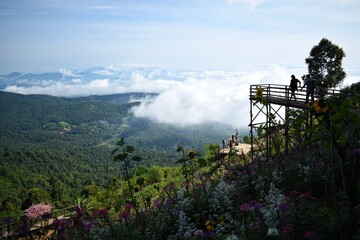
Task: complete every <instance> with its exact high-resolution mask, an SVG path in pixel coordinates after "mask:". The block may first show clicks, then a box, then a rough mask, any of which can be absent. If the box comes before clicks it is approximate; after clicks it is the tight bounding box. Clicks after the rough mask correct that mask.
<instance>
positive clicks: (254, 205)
mask: <svg viewBox="0 0 360 240" xmlns="http://www.w3.org/2000/svg"><path fill="white" fill-rule="evenodd" d="M249 205H250V207H251V208H252V209H253V210H258V209H260V208H262V204H261V203H259V202H258V201H256V200H250V202H249Z"/></svg>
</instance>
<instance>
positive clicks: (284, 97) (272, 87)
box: [250, 84, 341, 104]
mask: <svg viewBox="0 0 360 240" xmlns="http://www.w3.org/2000/svg"><path fill="white" fill-rule="evenodd" d="M260 88H261V89H262V90H261V92H262V93H261V98H264V99H266V100H268V101H269V102H275V103H276V102H277V101H279V103H280V104H281V103H284V102H285V103H288V102H290V101H292V102H294V101H295V102H303V103H305V101H306V92H307V90H306V88H303V89H301V87H299V88H298V89H297V90H295V97H296V99H295V98H294V97H292V96H291V89H290V86H288V85H280V84H254V85H251V86H250V99H252V100H255V99H256V98H257V97H259V96H258V95H259V92H258V91H259V89H260ZM340 93H341V91H340V90H337V89H322V88H319V87H317V88H316V89H315V90H314V92H313V94H314V99H319V98H327V97H329V96H335V95H338V94H340ZM309 101H311V96H309Z"/></svg>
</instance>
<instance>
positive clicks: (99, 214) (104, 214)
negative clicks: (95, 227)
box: [95, 208, 109, 217]
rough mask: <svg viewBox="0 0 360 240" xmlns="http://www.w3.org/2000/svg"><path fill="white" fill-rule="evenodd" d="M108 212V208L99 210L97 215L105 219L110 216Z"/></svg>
mask: <svg viewBox="0 0 360 240" xmlns="http://www.w3.org/2000/svg"><path fill="white" fill-rule="evenodd" d="M108 212H109V211H108V210H107V209H106V208H102V209H99V210H97V211H96V212H95V214H96V215H97V216H99V217H105V216H106V215H107V214H108Z"/></svg>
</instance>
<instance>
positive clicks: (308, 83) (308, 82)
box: [301, 74, 316, 103]
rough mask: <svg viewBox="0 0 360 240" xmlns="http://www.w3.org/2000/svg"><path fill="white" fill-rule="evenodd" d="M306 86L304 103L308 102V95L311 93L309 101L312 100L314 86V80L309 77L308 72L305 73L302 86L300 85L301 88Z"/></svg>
mask: <svg viewBox="0 0 360 240" xmlns="http://www.w3.org/2000/svg"><path fill="white" fill-rule="evenodd" d="M305 86H306V101H305V103H308V102H309V96H310V95H311V101H312V102H314V91H315V87H316V82H315V80H314V79H312V78H311V77H310V74H308V75H306V78H305V80H304V86H302V88H301V90H302V89H303V88H304V87H305Z"/></svg>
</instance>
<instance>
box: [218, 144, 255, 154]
mask: <svg viewBox="0 0 360 240" xmlns="http://www.w3.org/2000/svg"><path fill="white" fill-rule="evenodd" d="M234 148H235V150H237V151H238V152H237V154H238V155H241V154H242V152H243V151H244V154H247V153H248V152H250V150H251V144H247V143H239V144H238V145H237V146H235V147H234ZM220 152H221V153H223V154H228V153H229V152H230V148H229V147H226V148H223V149H221V151H220Z"/></svg>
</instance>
